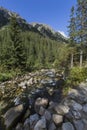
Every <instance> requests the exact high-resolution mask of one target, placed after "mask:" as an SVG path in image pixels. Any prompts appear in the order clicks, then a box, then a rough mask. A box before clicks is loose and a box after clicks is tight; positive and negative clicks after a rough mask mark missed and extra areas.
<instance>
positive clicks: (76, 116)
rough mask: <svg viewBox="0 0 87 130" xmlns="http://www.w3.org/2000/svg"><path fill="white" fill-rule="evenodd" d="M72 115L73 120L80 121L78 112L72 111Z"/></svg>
mask: <svg viewBox="0 0 87 130" xmlns="http://www.w3.org/2000/svg"><path fill="white" fill-rule="evenodd" d="M72 115H73V118H74V119H81V113H80V112H78V111H72Z"/></svg>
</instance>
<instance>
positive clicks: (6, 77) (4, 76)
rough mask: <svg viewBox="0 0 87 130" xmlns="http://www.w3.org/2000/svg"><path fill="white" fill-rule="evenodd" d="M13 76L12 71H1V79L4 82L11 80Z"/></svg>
mask: <svg viewBox="0 0 87 130" xmlns="http://www.w3.org/2000/svg"><path fill="white" fill-rule="evenodd" d="M12 76H13V75H11V74H10V73H0V81H1V82H4V81H7V80H10V79H12Z"/></svg>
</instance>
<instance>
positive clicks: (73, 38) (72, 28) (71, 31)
mask: <svg viewBox="0 0 87 130" xmlns="http://www.w3.org/2000/svg"><path fill="white" fill-rule="evenodd" d="M69 23H70V24H69V26H68V29H69V37H70V44H71V45H74V44H75V42H76V18H75V8H74V6H72V8H71V15H70V21H69Z"/></svg>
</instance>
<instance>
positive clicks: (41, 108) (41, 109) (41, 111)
mask: <svg viewBox="0 0 87 130" xmlns="http://www.w3.org/2000/svg"><path fill="white" fill-rule="evenodd" d="M44 112H45V108H44V107H42V106H41V107H40V110H39V114H40V115H41V116H43V114H44Z"/></svg>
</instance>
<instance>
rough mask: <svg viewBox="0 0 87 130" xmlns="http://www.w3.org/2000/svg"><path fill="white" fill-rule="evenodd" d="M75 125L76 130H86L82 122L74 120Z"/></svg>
mask: <svg viewBox="0 0 87 130" xmlns="http://www.w3.org/2000/svg"><path fill="white" fill-rule="evenodd" d="M73 125H74V127H75V129H76V130H84V124H83V121H82V120H74V121H73Z"/></svg>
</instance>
